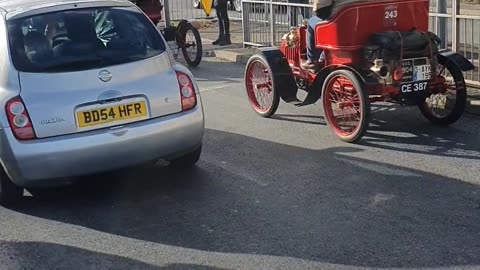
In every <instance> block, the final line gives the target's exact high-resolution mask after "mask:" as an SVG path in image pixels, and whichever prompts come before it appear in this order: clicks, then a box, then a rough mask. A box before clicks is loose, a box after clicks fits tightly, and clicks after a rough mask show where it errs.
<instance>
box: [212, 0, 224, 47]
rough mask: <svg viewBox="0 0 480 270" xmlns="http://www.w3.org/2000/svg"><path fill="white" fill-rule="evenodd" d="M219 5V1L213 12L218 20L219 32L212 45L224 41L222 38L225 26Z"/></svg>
mask: <svg viewBox="0 0 480 270" xmlns="http://www.w3.org/2000/svg"><path fill="white" fill-rule="evenodd" d="M220 5H221V2H220V1H219V3H218V6H216V7H215V9H216V10H215V12H216V13H217V18H218V30H219V31H218V39H217V40H215V41H214V42H212V44H213V45H218V44H219V43H220V42H221V41H222V40H223V39H224V36H225V24H224V21H223V18H222V16H223V13H222V12H221V8H220Z"/></svg>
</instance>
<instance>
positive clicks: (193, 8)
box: [163, 0, 242, 21]
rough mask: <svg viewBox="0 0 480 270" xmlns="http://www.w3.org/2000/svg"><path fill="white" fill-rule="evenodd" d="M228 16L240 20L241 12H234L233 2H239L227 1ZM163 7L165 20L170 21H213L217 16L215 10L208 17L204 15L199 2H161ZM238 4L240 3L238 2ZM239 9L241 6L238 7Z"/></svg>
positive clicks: (173, 0)
mask: <svg viewBox="0 0 480 270" xmlns="http://www.w3.org/2000/svg"><path fill="white" fill-rule="evenodd" d="M229 1H230V4H229V11H228V16H229V18H230V19H233V20H234V19H238V20H239V19H241V14H242V13H241V10H235V1H241V0H229ZM163 3H164V6H165V7H168V8H167V9H165V10H164V12H165V14H166V16H165V17H166V18H168V19H169V20H170V21H178V20H181V19H187V20H193V19H213V18H216V17H217V15H216V13H215V9H212V13H211V14H210V16H207V14H205V11H203V9H202V7H201V5H200V1H199V0H163ZM238 3H240V2H238ZM238 6H239V7H241V5H238Z"/></svg>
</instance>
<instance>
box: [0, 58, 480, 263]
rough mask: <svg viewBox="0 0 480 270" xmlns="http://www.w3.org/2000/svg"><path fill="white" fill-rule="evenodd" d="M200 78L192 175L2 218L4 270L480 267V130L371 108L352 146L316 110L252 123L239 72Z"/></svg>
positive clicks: (154, 173)
mask: <svg viewBox="0 0 480 270" xmlns="http://www.w3.org/2000/svg"><path fill="white" fill-rule="evenodd" d="M194 72H195V74H196V76H197V78H198V80H199V84H200V86H201V91H202V97H203V101H204V105H205V113H206V128H207V130H206V134H205V141H204V152H203V155H202V158H201V161H200V162H199V163H198V165H197V167H196V168H195V169H193V170H191V171H173V170H171V169H168V168H163V167H162V166H160V165H156V166H142V167H138V168H134V169H131V170H125V171H122V172H117V173H112V174H105V175H99V176H95V177H89V178H85V179H84V180H85V181H84V182H82V183H81V184H79V185H76V186H73V187H71V188H68V189H59V190H57V192H58V196H53V197H50V198H49V199H47V200H38V199H34V198H32V197H26V198H25V200H24V202H23V203H22V204H21V205H20V206H19V207H17V208H14V209H5V208H0V269H2V270H3V269H9V270H10V269H15V270H16V269H22V270H23V269H36V270H37V269H39V270H40V269H49V270H50V269H82V270H84V269H181V270H184V269H185V270H186V269H188V270H190V269H216V270H219V269H246V270H256V269H262V270H264V269H286V270H292V269H359V268H362V269H365V268H367V269H369V268H375V269H379V268H401V269H420V268H422V269H424V268H428V269H450V268H462V269H475V268H476V269H479V268H480V186H479V184H480V179H479V176H478V175H479V170H480V145H479V140H478V139H479V138H480V118H478V117H474V116H471V115H466V116H465V117H464V118H462V119H461V121H459V122H458V123H457V124H455V125H454V126H452V127H450V128H448V129H442V128H434V127H432V126H431V125H430V124H429V123H427V121H426V120H424V119H423V118H422V117H421V116H420V113H419V112H418V111H417V110H416V109H415V108H400V107H391V106H386V105H385V106H383V105H382V106H376V107H374V111H375V113H374V120H373V123H372V127H371V131H370V132H369V133H368V134H367V136H366V137H365V138H364V140H363V141H362V142H361V144H358V145H350V144H345V143H342V142H339V141H338V140H337V139H336V138H335V137H334V135H332V134H331V132H330V131H329V129H328V127H327V126H325V121H324V119H323V117H322V115H323V113H322V110H321V108H320V107H318V106H310V107H305V108H295V107H292V106H290V105H286V104H281V105H280V110H279V111H278V115H277V116H275V117H274V118H273V119H263V118H260V117H259V116H257V115H255V114H254V113H253V111H252V110H251V109H250V106H249V104H248V101H247V99H246V95H245V93H244V88H243V84H242V77H243V67H241V66H238V65H236V64H231V63H224V62H220V61H218V60H215V59H205V61H204V62H202V64H201V66H200V67H199V68H198V69H196V70H195V71H194Z"/></svg>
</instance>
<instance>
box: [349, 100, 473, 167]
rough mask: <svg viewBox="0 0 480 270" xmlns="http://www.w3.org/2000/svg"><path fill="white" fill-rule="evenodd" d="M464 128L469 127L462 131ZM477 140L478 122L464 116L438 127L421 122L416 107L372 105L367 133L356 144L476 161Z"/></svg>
mask: <svg viewBox="0 0 480 270" xmlns="http://www.w3.org/2000/svg"><path fill="white" fill-rule="evenodd" d="M467 124H468V125H470V126H471V127H465V126H466V125H467ZM459 127H463V128H459ZM472 127H473V128H472ZM478 138H480V125H479V122H478V120H476V119H475V118H474V117H472V116H471V115H468V114H464V115H463V117H462V118H461V119H460V120H459V121H458V122H457V123H454V124H452V125H451V126H448V127H439V126H435V125H433V124H431V123H430V122H429V121H427V120H426V119H425V118H423V116H422V115H421V113H420V111H419V110H418V109H417V108H416V107H408V108H401V107H398V106H391V105H379V104H375V105H374V106H372V120H371V124H370V127H369V129H368V132H367V134H366V136H365V137H364V138H363V140H361V141H359V142H358V144H359V145H364V146H369V147H375V148H381V149H386V150H394V151H399V152H409V153H418V154H426V155H433V156H442V157H455V158H467V159H475V160H478V159H480V144H479V143H478Z"/></svg>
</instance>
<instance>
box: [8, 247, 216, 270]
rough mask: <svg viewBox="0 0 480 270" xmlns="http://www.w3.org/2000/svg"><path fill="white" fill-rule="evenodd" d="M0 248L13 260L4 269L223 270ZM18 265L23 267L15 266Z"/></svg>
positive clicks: (60, 250)
mask: <svg viewBox="0 0 480 270" xmlns="http://www.w3.org/2000/svg"><path fill="white" fill-rule="evenodd" d="M0 248H1V249H2V251H3V252H8V253H11V255H10V256H11V257H10V258H9V260H10V261H2V260H1V258H0V262H1V263H2V265H1V266H0V268H2V269H36V270H43V269H45V270H47V269H48V270H50V269H83V270H87V269H142V270H163V269H165V270H166V269H168V270H207V269H208V270H222V269H220V268H214V267H208V266H200V265H192V264H167V265H165V266H155V265H151V264H148V263H144V262H141V261H138V260H134V259H130V258H126V257H122V256H116V255H111V254H107V253H100V252H95V251H90V250H86V249H82V248H77V247H71V246H66V245H60V244H55V243H46V242H9V241H0ZM14 265H20V266H21V267H18V268H17V267H13V266H14ZM3 267H6V268H3ZM224 270H225V269H224Z"/></svg>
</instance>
